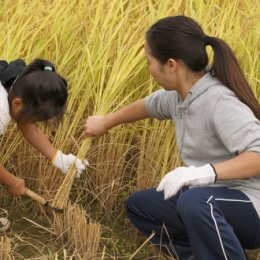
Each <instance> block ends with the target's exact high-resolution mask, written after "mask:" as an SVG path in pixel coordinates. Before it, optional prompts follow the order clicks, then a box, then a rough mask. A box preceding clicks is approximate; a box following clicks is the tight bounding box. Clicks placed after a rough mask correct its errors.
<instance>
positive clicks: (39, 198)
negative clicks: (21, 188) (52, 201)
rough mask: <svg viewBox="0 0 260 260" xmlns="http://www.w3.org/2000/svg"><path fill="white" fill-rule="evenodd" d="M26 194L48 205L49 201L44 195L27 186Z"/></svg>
mask: <svg viewBox="0 0 260 260" xmlns="http://www.w3.org/2000/svg"><path fill="white" fill-rule="evenodd" d="M25 195H27V196H28V197H30V198H32V199H33V200H35V201H37V202H39V203H40V204H42V205H44V206H47V205H48V202H47V200H46V199H44V198H43V197H42V196H40V195H38V194H37V193H35V192H33V191H32V190H30V189H28V188H25Z"/></svg>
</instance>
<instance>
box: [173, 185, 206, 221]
mask: <svg viewBox="0 0 260 260" xmlns="http://www.w3.org/2000/svg"><path fill="white" fill-rule="evenodd" d="M208 197H210V192H209V191H208V190H207V188H203V187H197V188H192V189H189V190H187V191H185V192H184V193H182V194H181V196H180V197H179V199H178V200H177V212H178V214H179V215H180V216H181V218H182V219H185V218H186V219H192V220H194V219H199V218H201V216H202V214H201V213H202V211H203V210H204V206H206V205H207V199H208Z"/></svg>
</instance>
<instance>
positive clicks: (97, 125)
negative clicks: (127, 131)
mask: <svg viewBox="0 0 260 260" xmlns="http://www.w3.org/2000/svg"><path fill="white" fill-rule="evenodd" d="M149 117H150V115H149V114H148V111H147V109H146V107H145V103H144V99H140V100H137V101H135V102H133V103H132V104H130V105H128V106H125V107H123V108H121V109H120V110H118V111H117V112H114V113H110V114H107V115H105V116H89V117H88V118H87V120H86V124H85V131H84V132H85V136H86V137H100V136H101V135H103V134H105V133H106V132H107V131H108V130H109V129H110V128H112V127H114V126H117V125H120V124H124V123H130V122H134V121H137V120H141V119H146V118H149Z"/></svg>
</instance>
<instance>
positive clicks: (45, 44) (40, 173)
mask: <svg viewBox="0 0 260 260" xmlns="http://www.w3.org/2000/svg"><path fill="white" fill-rule="evenodd" d="M259 13H260V6H259V3H258V1H255V0H247V1H244V0H230V1H224V0H212V1H203V0H194V1H188V0H185V1H184V0H176V1H174V2H173V1H171V0H164V1H159V0H144V1H140V0H131V1H130V0H87V1H84V0H70V1H69V0H61V1H54V0H37V1H26V0H2V1H1V8H0V38H1V42H2V45H1V49H0V58H1V59H6V60H8V61H10V60H13V59H16V58H18V57H19V58H23V59H25V60H26V61H27V62H30V61H31V60H32V59H34V58H36V57H41V58H46V59H50V60H51V61H53V62H54V63H55V64H56V65H57V68H58V71H59V72H60V73H61V74H62V75H63V76H65V78H67V79H68V83H69V100H68V105H67V112H66V115H65V117H64V121H63V123H62V124H60V125H58V126H57V125H56V124H55V123H53V122H50V123H48V124H47V125H44V124H39V126H40V127H41V128H42V129H43V130H44V132H46V133H47V134H48V135H49V136H50V139H51V141H52V142H53V144H54V145H55V147H57V148H59V149H61V150H62V151H63V152H65V153H70V152H71V153H74V154H76V155H78V156H79V157H80V158H82V159H83V158H87V159H88V160H89V162H90V168H89V170H88V171H87V173H86V174H85V175H84V176H82V177H81V179H80V180H76V181H74V178H73V172H72V173H71V176H70V175H68V176H67V177H68V180H66V181H65V182H64V177H65V176H64V175H63V174H62V173H60V172H58V171H57V170H55V169H54V168H53V167H52V166H51V164H50V162H48V161H47V160H46V159H45V158H44V157H43V156H41V155H40V154H39V153H37V152H35V150H34V149H33V148H32V147H30V146H29V145H28V144H26V142H24V141H23V139H22V137H21V135H20V134H19V133H18V132H17V130H16V128H15V125H14V124H11V125H10V127H9V128H8V131H7V133H6V134H5V135H4V136H3V137H1V138H0V146H1V150H0V163H1V164H4V165H5V166H6V167H8V169H10V171H11V172H13V173H14V174H16V175H18V176H20V177H23V178H25V179H26V184H27V186H28V187H30V188H31V189H33V190H34V191H36V192H38V193H40V194H41V195H43V196H44V197H45V198H47V199H48V200H51V201H52V200H54V198H55V196H56V198H55V201H56V202H57V201H58V202H60V203H61V204H62V205H67V204H66V203H67V202H68V201H69V200H71V201H73V202H77V203H81V204H82V205H84V206H85V207H87V212H88V214H91V215H93V216H95V218H94V220H95V221H96V222H99V221H100V220H101V219H102V221H104V222H106V223H110V224H111V226H113V227H114V225H115V223H116V222H117V221H119V220H120V218H123V213H122V212H123V206H124V204H123V201H124V200H125V199H126V197H127V195H128V194H129V193H130V192H131V191H133V190H138V189H141V188H147V187H154V186H156V184H157V183H158V182H159V180H160V179H161V177H162V176H163V175H164V174H165V173H166V172H167V171H169V170H171V169H173V168H175V167H176V166H178V165H180V164H181V161H180V159H179V158H178V150H177V147H176V141H175V135H174V125H173V124H172V122H170V121H168V122H165V121H156V120H144V121H142V122H137V123H134V124H131V125H128V126H124V125H123V126H118V127H116V128H114V129H112V130H110V131H109V134H108V135H105V136H104V137H102V138H100V139H99V140H94V141H90V140H85V139H84V138H83V136H82V131H83V125H84V119H85V118H86V117H87V116H88V115H92V114H101V115H102V114H106V113H108V112H112V111H116V110H118V109H119V108H121V107H123V106H125V105H127V104H129V103H131V102H132V101H134V100H136V99H139V98H142V97H144V96H146V95H148V94H150V93H151V92H153V91H155V90H157V89H158V88H159V87H158V86H157V84H156V83H155V82H154V81H153V80H152V79H151V77H150V76H149V73H148V70H147V66H146V61H145V57H144V51H143V44H144V34H145V31H146V30H147V29H148V28H149V26H150V25H151V24H153V23H154V22H155V21H156V20H158V19H159V18H161V17H165V16H168V15H177V14H184V15H188V16H191V17H192V18H194V19H195V20H197V21H198V22H199V23H200V24H201V25H202V27H203V28H204V29H205V32H206V33H207V34H209V35H215V36H218V37H221V38H223V39H224V40H226V41H227V42H228V43H229V44H230V46H231V47H232V48H233V49H234V51H235V53H236V55H237V57H238V59H239V62H240V64H241V66H242V68H243V70H244V71H245V74H246V77H247V79H248V80H249V82H250V84H251V86H252V89H253V91H254V93H255V94H256V96H257V98H258V99H259V100H260V88H259V76H260V67H259V66H260V65H259V62H258V60H259V30H258V28H259V21H260V19H259ZM208 51H209V54H210V55H211V56H212V52H211V49H210V47H209V48H208ZM158 151H159V152H158ZM73 181H74V184H73ZM64 183H66V184H64ZM65 185H66V186H65ZM59 190H60V192H58V191H59ZM1 194H3V196H1V202H5V203H2V204H3V205H5V206H7V209H8V205H9V201H8V200H7V197H6V196H4V194H6V193H4V191H3V193H1ZM12 200H13V199H12ZM13 203H17V205H18V203H21V200H20V199H16V200H13ZM68 205H71V204H68ZM72 205H74V204H72ZM68 207H71V206H68ZM79 208H80V205H76V206H75V205H74V206H73V211H72V212H71V213H73V215H74V214H76V215H77V213H78V214H79V215H78V217H79V218H80V216H82V214H83V213H82V211H81V210H79ZM35 209H37V208H35ZM67 209H68V208H67ZM67 209H66V208H65V212H67V211H66V210H67ZM97 209H98V210H97ZM67 213H68V212H67ZM84 214H85V213H84ZM84 214H83V215H84ZM61 216H62V217H64V216H65V215H61ZM39 218H43V216H42V215H39ZM119 222H120V221H119ZM59 223H60V222H59ZM82 223H84V221H83V222H82ZM60 224H61V223H60ZM57 226H58V224H57V225H56V227H57ZM68 226H70V224H69V223H68V225H67V226H66V227H65V226H60V229H59V232H60V234H62V232H65V233H64V234H68V233H69V232H72V231H69V230H68V229H67V228H68ZM13 232H15V230H14V231H13ZM61 236H62V235H61ZM71 236H72V235H71ZM60 241H61V244H62V243H63V242H62V241H63V240H60ZM64 243H65V240H64ZM65 245H66V244H64V248H66V247H65ZM72 247H73V248H74V249H76V248H80V246H79V245H77V244H76V242H75V241H74V242H73V243H72ZM70 250H71V249H70ZM77 250H78V249H77ZM84 250H85V249H82V248H81V249H80V250H79V251H80V252H83V251H84ZM107 250H109V249H107ZM54 252H56V251H54ZM132 253H134V252H132ZM53 254H54V253H53ZM105 254H106V253H105ZM108 254H109V253H108ZM138 254H140V252H138ZM130 255H131V254H130ZM116 257H117V256H115V259H116Z"/></svg>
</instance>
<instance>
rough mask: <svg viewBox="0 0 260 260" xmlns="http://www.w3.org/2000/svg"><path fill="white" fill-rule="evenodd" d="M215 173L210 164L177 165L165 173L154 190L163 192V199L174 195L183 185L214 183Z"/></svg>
mask: <svg viewBox="0 0 260 260" xmlns="http://www.w3.org/2000/svg"><path fill="white" fill-rule="evenodd" d="M216 179H217V174H216V172H215V168H214V167H213V166H212V165H211V164H206V165H204V166H202V167H194V166H190V167H179V168H177V169H175V170H173V171H170V172H169V173H167V174H166V175H165V176H164V177H163V178H162V180H161V182H160V183H159V185H158V187H157V189H156V191H163V192H164V199H165V200H167V199H169V198H171V197H172V196H174V195H175V194H176V193H177V192H178V191H179V189H180V188H181V187H183V186H204V185H209V184H213V183H215V181H216Z"/></svg>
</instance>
